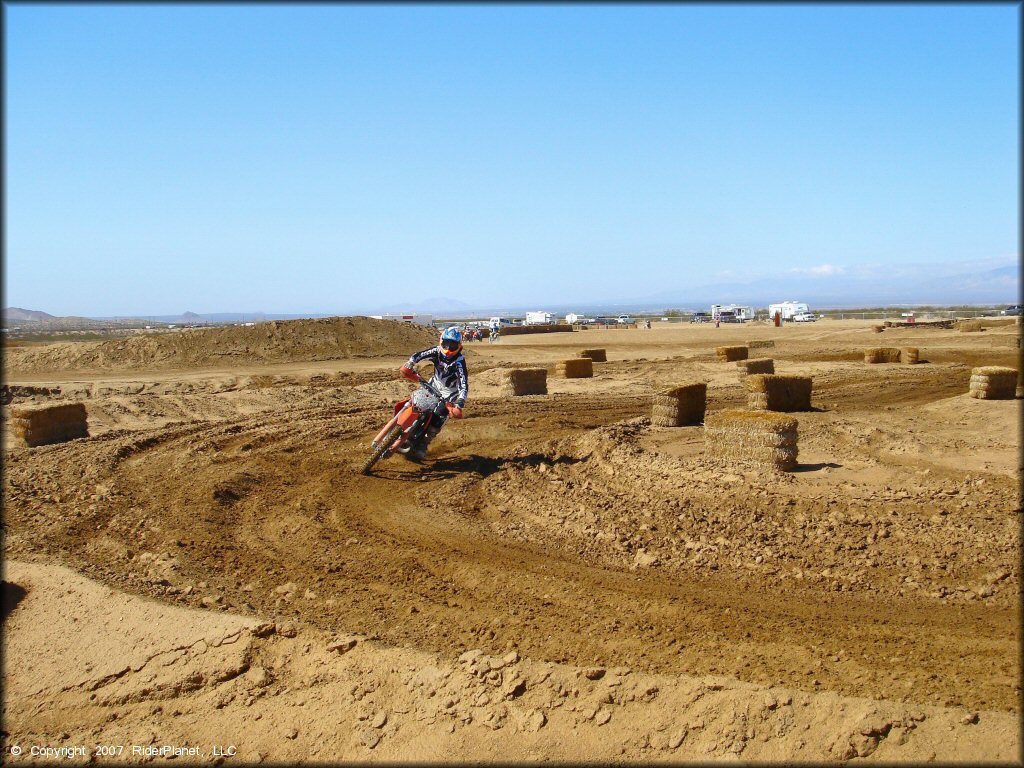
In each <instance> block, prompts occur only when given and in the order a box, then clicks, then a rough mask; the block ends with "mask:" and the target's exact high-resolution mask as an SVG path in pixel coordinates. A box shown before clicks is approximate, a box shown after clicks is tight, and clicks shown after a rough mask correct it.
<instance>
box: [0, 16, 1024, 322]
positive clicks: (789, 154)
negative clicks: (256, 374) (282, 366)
mask: <svg viewBox="0 0 1024 768" xmlns="http://www.w3.org/2000/svg"><path fill="white" fill-rule="evenodd" d="M4 14H5V24H6V39H5V41H4V47H5V52H6V60H5V94H6V104H5V120H6V125H5V128H6V147H5V151H6V158H5V159H6V162H5V184H6V201H5V204H6V242H5V251H4V267H5V278H6V280H5V286H6V287H5V297H4V305H5V306H11V305H13V306H21V307H25V308H29V309H39V310H44V311H47V312H50V313H51V314H58V315H65V314H76V315H94V316H96V315H113V314H119V315H127V314H161V313H175V312H180V311H184V310H186V309H189V310H193V311H197V312H216V311H257V310H263V311H267V312H297V313H298V312H311V313H313V312H318V313H333V312H339V313H344V312H357V311H373V310H374V309H375V308H377V307H381V306H385V305H394V304H396V303H401V302H414V301H416V300H418V299H421V298H425V297H433V296H448V297H452V298H454V299H458V300H460V301H463V302H466V303H468V304H470V305H472V306H475V307H476V306H479V307H486V306H502V305H513V304H518V305H522V304H527V305H528V304H536V305H538V306H539V305H542V304H544V303H552V302H557V303H558V304H565V303H567V302H573V301H581V302H583V301H587V302H592V301H616V300H630V299H634V298H638V297H644V296H647V295H652V294H656V293H663V292H665V291H667V290H672V289H675V288H676V287H679V288H680V289H685V288H686V287H687V286H693V285H699V284H709V283H721V282H723V281H727V280H735V279H737V278H748V279H749V278H752V277H757V276H760V275H764V276H766V277H767V276H772V277H778V276H781V275H785V274H794V275H797V274H815V273H818V274H826V275H827V274H831V275H835V276H839V277H841V276H842V275H843V274H852V273H856V274H858V275H859V276H863V275H864V274H865V272H872V271H874V272H877V273H878V279H879V280H885V279H886V277H887V273H888V271H889V270H890V269H891V268H893V267H896V266H900V267H903V268H904V271H906V270H910V271H911V273H914V270H917V271H918V272H923V273H929V272H934V271H935V270H940V271H941V270H946V271H948V272H949V273H950V274H955V273H956V272H957V271H958V269H959V265H960V264H964V265H975V267H976V266H977V265H983V266H985V267H998V266H1002V265H1006V264H1013V263H1016V262H1017V261H1018V260H1019V242H1018V240H1019V220H1018V208H1019V178H1018V175H1019V168H1020V150H1019V143H1018V133H1019V130H1020V113H1019V99H1018V94H1019V91H1020V83H1019V75H1018V72H1019V69H1018V65H1019V57H1020V41H1019V36H1018V29H1019V15H1020V8H1019V6H1017V5H1011V4H998V5H996V4H993V5H952V4H937V5H851V6H843V5H831V4H823V5H794V6H787V5H753V6H747V5H717V6H716V5H708V6H702V5H685V4H681V5H650V6H625V5H623V6H612V5H547V6H531V5H499V6H483V5H480V6H473V5H453V6H444V5H422V6H416V5H401V4H398V5H376V6H375V5H365V6H364V5H344V4H340V5H306V6H285V5H280V6H277V5H244V4H232V5H202V4H200V5H173V4H171V5H137V6H133V5H32V4H25V5H19V4H16V3H12V4H6V5H5V7H4ZM915 265H916V266H915ZM972 268H973V267H972ZM726 300H727V299H726Z"/></svg>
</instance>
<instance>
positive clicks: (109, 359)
mask: <svg viewBox="0 0 1024 768" xmlns="http://www.w3.org/2000/svg"><path fill="white" fill-rule="evenodd" d="M432 343H436V335H435V331H434V329H433V328H429V327H426V326H421V325H409V324H406V323H399V322H395V321H394V320H374V319H373V318H369V317H327V318H321V319H317V320H285V321H278V320H274V321H271V322H267V323H259V324H258V325H253V326H228V327H224V328H187V329H184V330H181V331H178V332H173V333H154V334H146V335H144V336H138V337H134V338H128V339H117V340H111V341H102V342H95V343H84V342H69V343H64V344H50V345H47V346H45V347H41V348H39V347H30V348H24V349H20V348H13V349H9V350H6V352H7V362H6V368H7V372H8V373H43V372H47V371H68V370H96V371H100V370H104V371H105V370H124V369H129V370H130V369H166V368H181V367H190V368H191V367H217V366H222V365H236V364H239V363H245V364H254V363H255V364H261V363H288V362H296V361H311V360H337V359H342V358H351V357H380V356H387V355H407V354H409V351H410V350H416V349H423V348H424V347H428V346H430V345H431V344H432Z"/></svg>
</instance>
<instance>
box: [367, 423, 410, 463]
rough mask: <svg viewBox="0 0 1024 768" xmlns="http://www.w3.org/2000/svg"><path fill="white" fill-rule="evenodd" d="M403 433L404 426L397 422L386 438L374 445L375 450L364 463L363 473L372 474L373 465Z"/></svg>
mask: <svg viewBox="0 0 1024 768" xmlns="http://www.w3.org/2000/svg"><path fill="white" fill-rule="evenodd" d="M401 434H402V427H401V426H400V425H398V424H395V426H393V427H392V428H391V430H390V431H389V432H388V433H387V434H386V435H384V438H383V439H382V440H381V441H380V442H379V443H377V445H375V446H374V448H373V452H372V453H371V454H370V458H368V459H367V460H366V463H365V464H363V474H364V475H368V474H370V470H371V469H373V465H374V464H376V463H377V462H378V461H380V460H381V458H382V457H383V456H384V454H385V453H387V451H388V448H390V447H391V445H392V443H394V442H395V440H397V439H398V436H399V435H401Z"/></svg>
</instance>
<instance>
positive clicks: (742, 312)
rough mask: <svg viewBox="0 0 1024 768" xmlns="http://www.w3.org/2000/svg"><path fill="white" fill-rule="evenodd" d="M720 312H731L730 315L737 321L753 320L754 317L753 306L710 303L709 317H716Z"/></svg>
mask: <svg viewBox="0 0 1024 768" xmlns="http://www.w3.org/2000/svg"><path fill="white" fill-rule="evenodd" d="M722 312H731V313H732V314H731V317H732V318H733V319H735V320H738V321H741V322H742V321H744V320H753V319H754V317H755V313H754V308H753V307H746V306H743V305H742V304H712V305H711V317H712V318H714V319H716V320H717V319H718V316H719V315H720V314H721V313H722Z"/></svg>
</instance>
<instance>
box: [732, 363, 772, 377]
mask: <svg viewBox="0 0 1024 768" xmlns="http://www.w3.org/2000/svg"><path fill="white" fill-rule="evenodd" d="M736 367H737V368H738V369H739V372H740V381H743V379H745V378H747V376H748V375H750V374H751V373H775V361H774V360H772V359H771V358H770V357H762V358H759V359H757V360H740V361H739V362H737V363H736Z"/></svg>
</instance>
